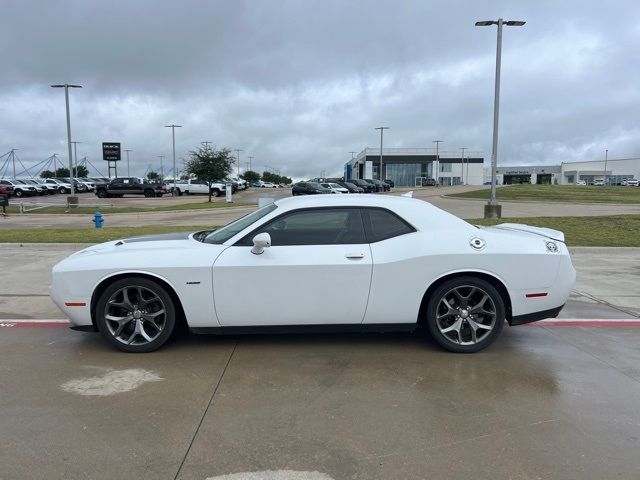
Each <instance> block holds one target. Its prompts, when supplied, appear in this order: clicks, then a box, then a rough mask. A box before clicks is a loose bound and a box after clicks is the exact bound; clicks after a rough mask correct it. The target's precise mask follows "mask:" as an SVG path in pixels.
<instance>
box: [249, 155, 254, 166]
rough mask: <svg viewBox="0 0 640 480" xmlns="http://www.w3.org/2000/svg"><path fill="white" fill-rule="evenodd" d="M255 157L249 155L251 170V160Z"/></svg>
mask: <svg viewBox="0 0 640 480" xmlns="http://www.w3.org/2000/svg"><path fill="white" fill-rule="evenodd" d="M253 159H254V157H252V156H251V155H249V170H251V160H253Z"/></svg>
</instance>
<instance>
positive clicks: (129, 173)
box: [125, 149, 133, 177]
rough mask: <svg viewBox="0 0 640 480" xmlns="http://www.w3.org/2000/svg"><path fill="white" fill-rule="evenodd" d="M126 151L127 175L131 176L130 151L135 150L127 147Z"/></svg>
mask: <svg viewBox="0 0 640 480" xmlns="http://www.w3.org/2000/svg"><path fill="white" fill-rule="evenodd" d="M125 152H127V177H130V176H131V170H130V169H129V152H133V150H130V149H125Z"/></svg>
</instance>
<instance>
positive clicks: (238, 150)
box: [236, 148, 244, 178]
mask: <svg viewBox="0 0 640 480" xmlns="http://www.w3.org/2000/svg"><path fill="white" fill-rule="evenodd" d="M240 152H244V150H242V149H240V148H236V154H237V155H238V178H240Z"/></svg>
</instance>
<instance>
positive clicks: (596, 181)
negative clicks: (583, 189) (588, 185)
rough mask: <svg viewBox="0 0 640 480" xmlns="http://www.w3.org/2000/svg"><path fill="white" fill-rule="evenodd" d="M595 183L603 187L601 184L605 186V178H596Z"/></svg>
mask: <svg viewBox="0 0 640 480" xmlns="http://www.w3.org/2000/svg"><path fill="white" fill-rule="evenodd" d="M593 184H594V185H597V186H600V187H601V186H603V185H604V180H603V179H602V178H596V179H595V180H594V181H593Z"/></svg>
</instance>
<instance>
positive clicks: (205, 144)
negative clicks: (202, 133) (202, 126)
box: [200, 142, 213, 148]
mask: <svg viewBox="0 0 640 480" xmlns="http://www.w3.org/2000/svg"><path fill="white" fill-rule="evenodd" d="M200 143H201V144H202V145H204V147H205V148H207V147H208V146H209V145H210V144H212V143H213V142H200Z"/></svg>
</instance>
